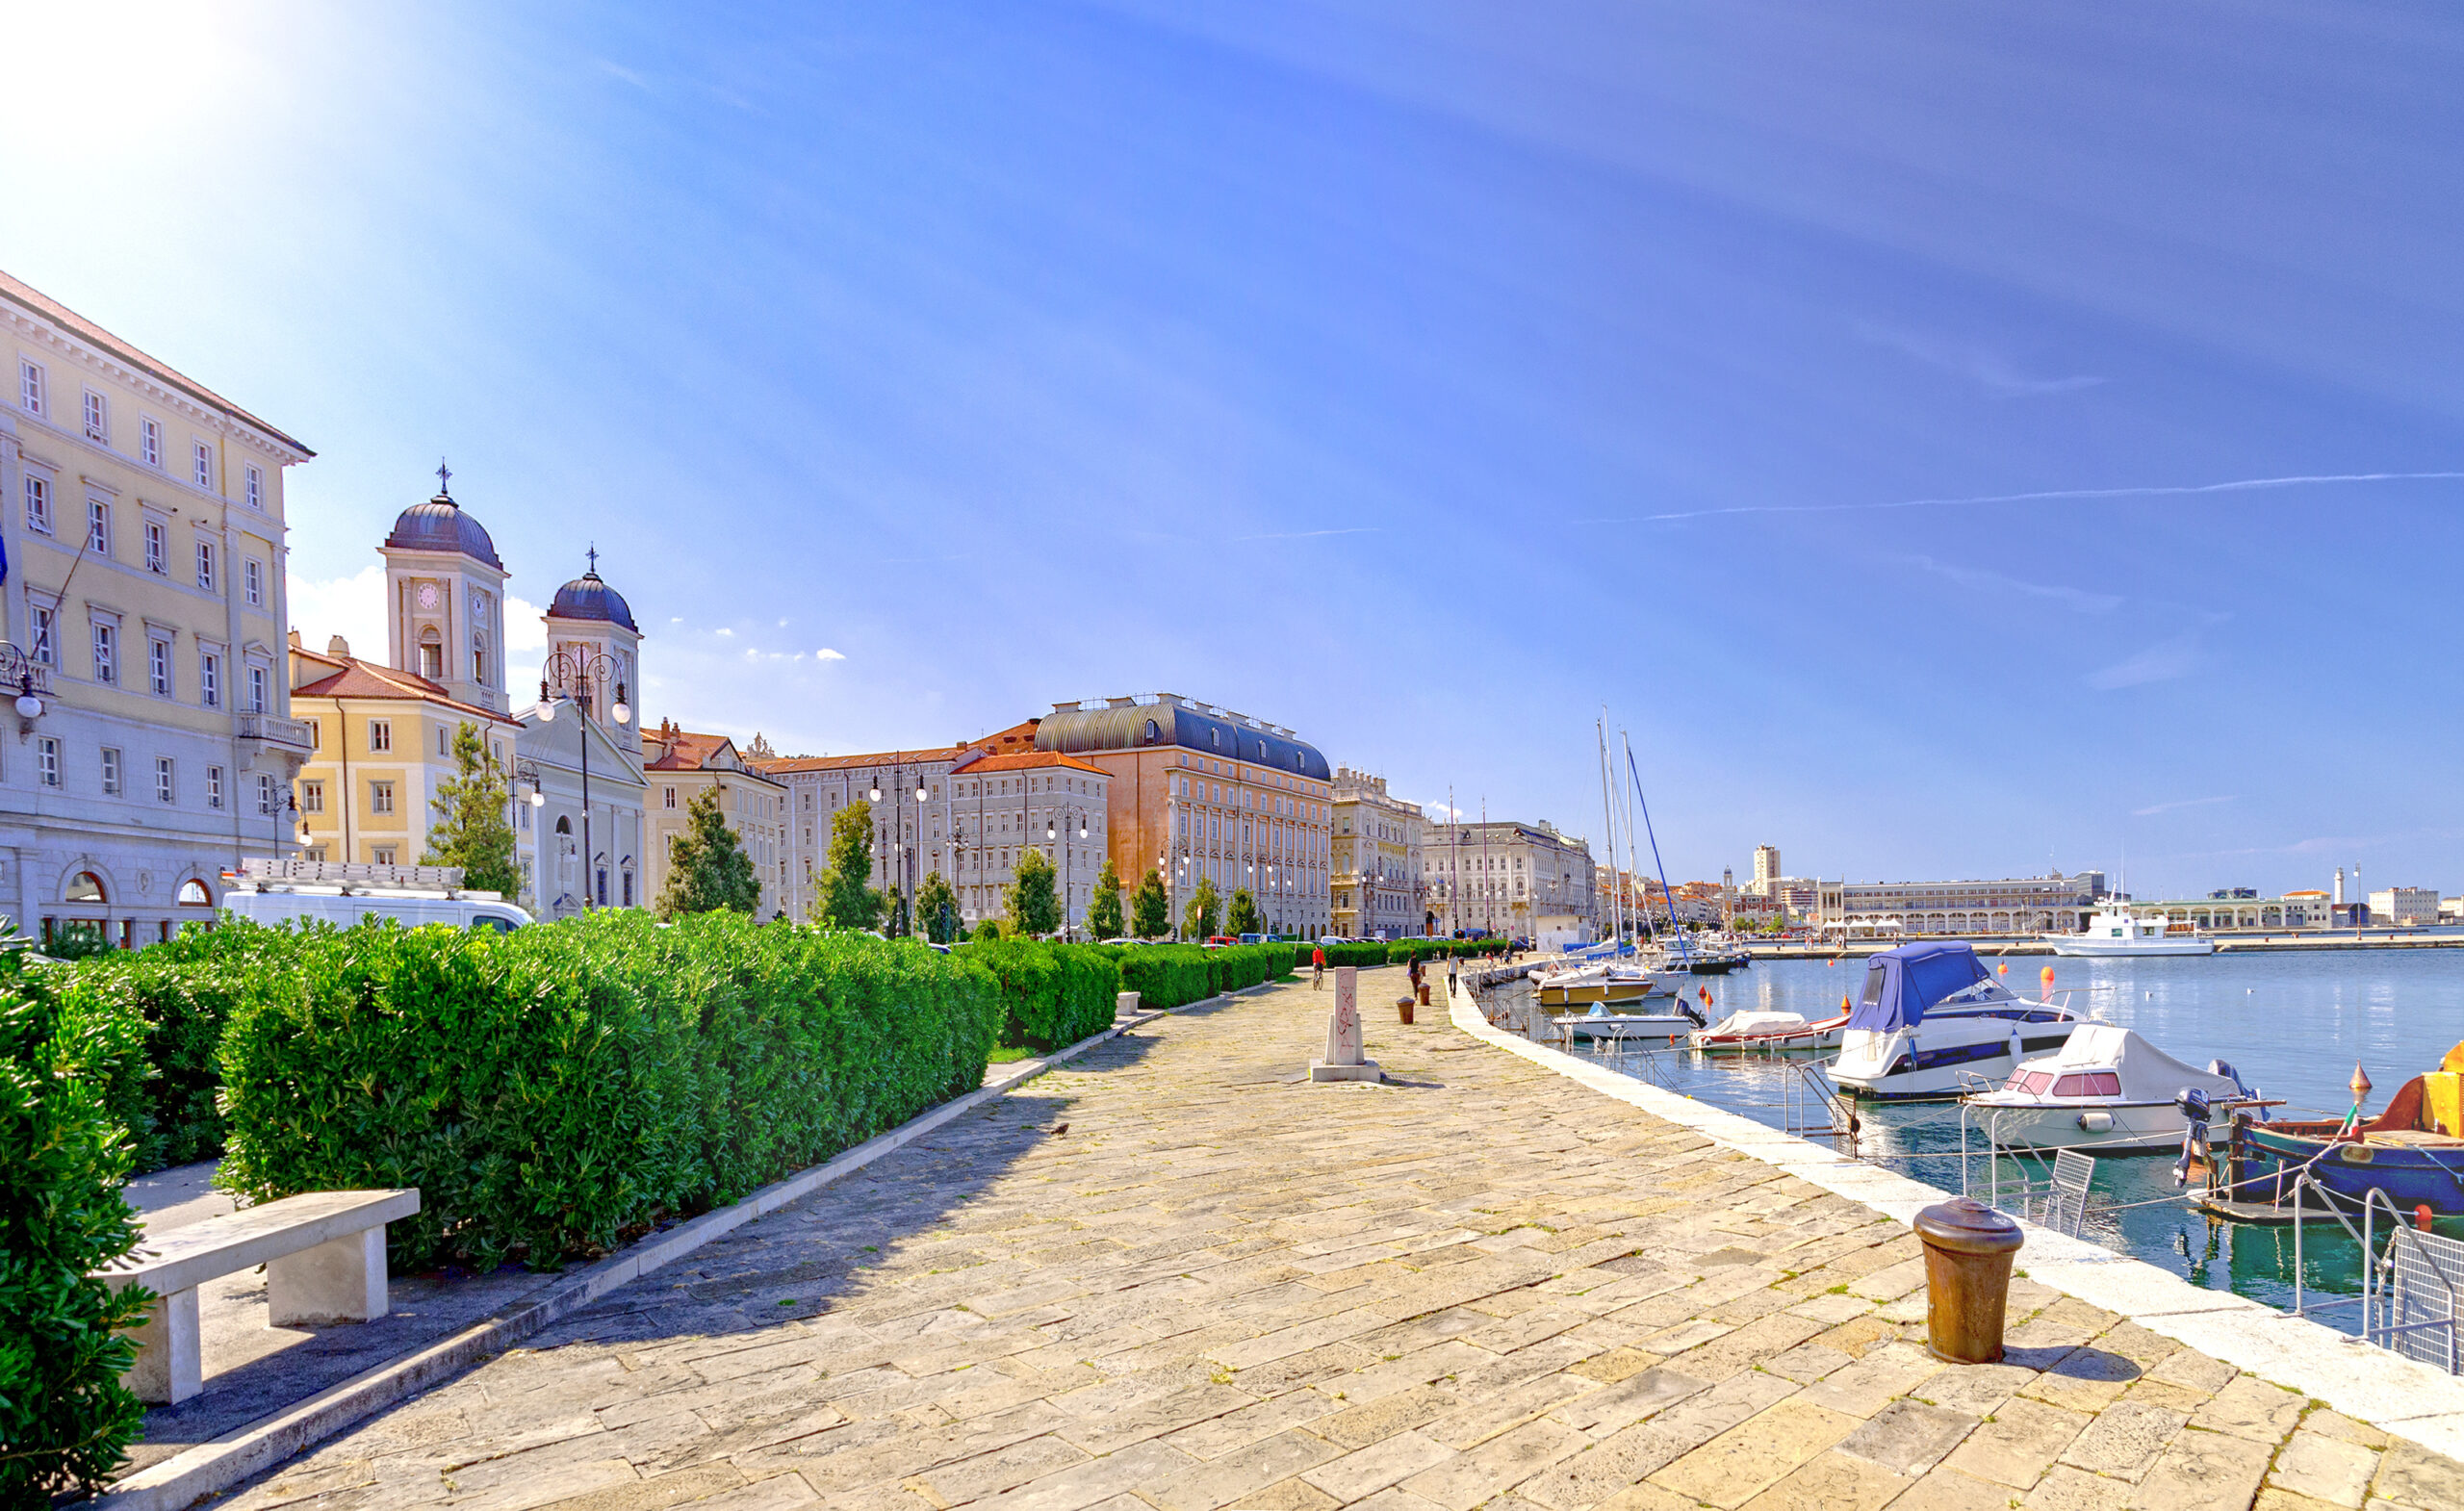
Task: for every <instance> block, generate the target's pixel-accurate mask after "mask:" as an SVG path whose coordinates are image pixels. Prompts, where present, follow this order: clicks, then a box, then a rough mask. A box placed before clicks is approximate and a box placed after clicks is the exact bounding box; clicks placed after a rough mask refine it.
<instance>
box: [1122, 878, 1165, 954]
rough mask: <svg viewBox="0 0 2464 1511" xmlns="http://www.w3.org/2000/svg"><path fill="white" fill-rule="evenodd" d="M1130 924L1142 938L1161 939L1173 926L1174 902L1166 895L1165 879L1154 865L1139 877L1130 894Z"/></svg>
mask: <svg viewBox="0 0 2464 1511" xmlns="http://www.w3.org/2000/svg"><path fill="white" fill-rule="evenodd" d="M1130 925H1131V929H1132V931H1133V932H1135V933H1136V934H1137V935H1138V936H1139V937H1140V938H1142V939H1160V938H1162V937H1163V936H1164V935H1166V934H1168V933H1169V932H1170V931H1171V928H1172V904H1171V901H1170V899H1168V898H1167V897H1166V896H1165V895H1164V879H1163V877H1161V876H1160V875H1158V874H1156V870H1155V868H1154V867H1153V866H1148V867H1147V868H1146V874H1145V875H1144V876H1142V877H1140V878H1139V879H1138V890H1137V891H1136V892H1134V893H1132V894H1131V896H1130Z"/></svg>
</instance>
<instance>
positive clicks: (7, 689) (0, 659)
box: [0, 640, 51, 697]
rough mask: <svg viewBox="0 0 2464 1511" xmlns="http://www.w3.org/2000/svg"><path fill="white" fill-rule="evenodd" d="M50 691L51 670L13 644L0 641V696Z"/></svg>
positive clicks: (46, 692)
mask: <svg viewBox="0 0 2464 1511" xmlns="http://www.w3.org/2000/svg"><path fill="white" fill-rule="evenodd" d="M28 691H32V692H34V693H35V694H37V695H38V696H40V695H45V694H48V693H49V692H50V691H51V668H49V667H47V666H45V665H43V664H42V663H41V662H40V661H38V660H36V659H35V658H34V657H32V656H30V655H28V654H26V653H25V652H24V651H22V650H20V649H18V648H17V646H16V645H14V644H13V643H12V642H10V641H7V640H0V696H11V697H13V696H15V695H17V694H19V693H23V692H28Z"/></svg>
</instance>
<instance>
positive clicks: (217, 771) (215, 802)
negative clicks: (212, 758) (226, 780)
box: [205, 766, 222, 808]
mask: <svg viewBox="0 0 2464 1511" xmlns="http://www.w3.org/2000/svg"><path fill="white" fill-rule="evenodd" d="M205 806H206V807H210V808H218V807H221V806H222V768H221V767H219V766H208V767H206V768H205Z"/></svg>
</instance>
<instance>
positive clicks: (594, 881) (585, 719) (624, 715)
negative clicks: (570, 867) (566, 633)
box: [532, 646, 633, 912]
mask: <svg viewBox="0 0 2464 1511" xmlns="http://www.w3.org/2000/svg"><path fill="white" fill-rule="evenodd" d="M611 686H612V687H613V688H614V691H615V695H616V696H615V698H614V699H613V700H612V701H611V702H609V704H608V705H607V713H608V716H609V717H610V718H612V719H614V720H615V721H616V722H617V723H618V724H630V723H631V722H632V720H633V710H632V706H631V705H630V704H628V703H627V702H626V701H625V679H624V667H623V666H622V664H620V663H619V662H618V661H617V659H616V658H615V657H614V656H612V655H609V654H607V653H605V652H603V651H594V650H592V649H591V648H590V647H588V646H576V647H574V648H573V649H572V650H570V651H558V652H556V653H553V654H552V655H551V656H549V657H548V659H547V661H546V662H545V663H544V664H542V665H541V666H540V668H539V722H540V723H542V724H552V723H553V722H554V721H555V717H556V700H557V699H559V698H562V699H564V700H566V701H567V702H569V703H571V704H573V705H574V707H575V708H576V709H577V710H578V711H579V712H580V714H581V718H582V723H581V728H580V730H579V731H578V739H579V740H580V742H581V870H582V879H581V906H582V909H583V910H584V911H585V912H586V911H588V910H589V909H590V908H591V906H592V905H593V904H594V903H597V902H599V901H600V897H599V887H598V881H599V877H598V875H597V873H596V872H595V871H594V870H593V869H592V867H593V863H594V860H595V858H596V857H597V855H598V853H599V847H598V842H597V841H596V840H595V839H594V838H593V837H592V835H591V814H590V709H591V704H593V703H595V702H597V701H599V699H601V698H602V697H603V696H604V695H605V693H606V691H607V690H608V689H609V688H610V687H611ZM532 795H533V796H534V797H535V796H537V794H536V791H535V789H534V791H533V794H532ZM543 801H544V800H543Z"/></svg>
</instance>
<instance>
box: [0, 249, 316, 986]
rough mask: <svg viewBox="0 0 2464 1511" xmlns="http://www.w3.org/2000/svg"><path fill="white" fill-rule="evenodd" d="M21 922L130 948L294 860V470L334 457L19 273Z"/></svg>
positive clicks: (301, 736) (7, 468) (7, 773)
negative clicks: (286, 512)
mask: <svg viewBox="0 0 2464 1511" xmlns="http://www.w3.org/2000/svg"><path fill="white" fill-rule="evenodd" d="M0 341H5V344H6V346H8V348H9V356H8V359H7V368H8V371H7V373H6V380H7V382H8V383H9V385H10V386H9V389H8V395H7V402H6V403H5V404H0V550H5V551H6V553H7V554H6V557H5V560H4V561H0V584H4V586H0V598H5V602H6V609H5V618H6V624H5V636H6V638H5V641H0V683H5V684H6V686H7V689H8V696H10V697H12V698H13V699H14V700H15V701H16V702H17V704H18V706H17V708H16V710H15V711H14V718H15V722H16V725H17V730H16V733H17V738H16V739H15V740H13V741H0V913H5V914H7V915H8V916H9V917H10V918H11V919H12V920H13V923H14V924H15V926H16V927H17V928H18V929H19V930H21V931H23V932H26V933H29V934H40V935H48V934H49V933H51V932H53V931H54V930H55V929H56V928H57V927H58V925H59V924H60V923H61V922H62V921H64V920H69V919H76V920H84V921H89V922H93V923H97V924H100V925H102V926H103V927H104V930H105V932H106V933H107V934H108V935H109V936H110V937H111V938H112V939H113V940H115V941H116V942H117V943H121V944H126V945H135V944H141V943H145V942H148V941H151V940H155V939H160V938H166V937H168V936H169V935H170V934H171V933H172V932H173V931H174V930H175V929H176V928H177V927H178V926H179V925H180V924H181V923H183V922H187V921H192V920H203V919H210V918H211V917H212V915H213V909H214V908H215V907H216V905H218V903H219V902H220V900H221V888H222V884H221V873H222V872H223V871H224V870H225V869H237V867H238V864H239V862H240V861H241V860H243V859H245V858H250V857H271V856H279V855H287V854H292V853H295V852H294V845H293V834H294V831H293V828H292V814H291V812H290V807H289V798H290V788H291V778H292V776H293V774H294V773H295V771H297V770H298V768H299V765H300V763H301V762H302V761H303V760H305V759H306V758H307V756H308V755H309V745H308V732H307V730H306V729H305V728H304V727H302V726H301V725H300V724H299V723H298V722H297V721H295V719H293V718H292V717H291V708H290V701H291V700H290V684H289V680H288V679H287V678H286V677H285V676H284V667H283V654H284V641H285V637H284V629H285V619H284V611H285V602H284V586H283V557H284V552H285V550H286V546H285V540H286V533H287V532H286V526H285V525H284V520H283V470H284V469H285V468H288V467H292V466H294V465H296V464H298V463H300V462H304V461H307V460H308V459H309V458H310V456H311V455H312V454H313V453H312V452H310V451H309V449H308V448H306V447H304V446H302V445H300V444H299V443H298V442H297V441H295V440H294V439H292V438H291V437H290V436H288V435H285V434H284V433H283V432H282V431H280V430H278V429H276V428H274V427H273V426H272V425H270V424H269V423H266V422H265V421H263V420H261V419H259V418H257V417H256V416H254V415H252V414H250V413H248V412H247V411H246V410H244V409H242V408H241V407H240V406H239V405H237V404H234V403H232V402H231V401H230V400H229V399H226V398H223V397H220V396H219V395H218V394H216V393H215V392H213V391H212V390H211V389H208V388H206V387H205V386H204V385H203V384H201V383H198V382H197V381H195V380H194V379H192V378H190V377H187V376H185V375H183V374H182V373H180V372H178V371H175V370H173V369H172V368H170V367H169V366H167V364H165V363H163V362H161V361H159V360H157V359H156V358H154V357H151V356H148V355H146V354H145V353H144V352H142V351H141V350H139V349H138V348H137V347H135V346H131V345H129V344H128V343H126V342H124V341H122V340H120V339H119V338H118V337H116V336H115V335H113V334H112V333H111V332H109V331H106V330H104V329H103V328H102V327H100V326H99V325H96V324H95V323H94V322H93V321H91V320H86V319H85V318H83V317H81V316H79V315H77V314H75V313H74V312H72V311H70V310H68V309H66V308H64V307H63V306H62V305H60V304H58V303H56V302H54V301H53V300H51V299H49V298H47V297H45V296H44V295H41V294H39V293H38V292H36V291H35V290H34V289H32V288H29V287H28V286H26V285H25V284H23V283H20V282H18V281H17V280H16V279H14V278H11V277H9V276H8V275H6V274H0Z"/></svg>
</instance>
